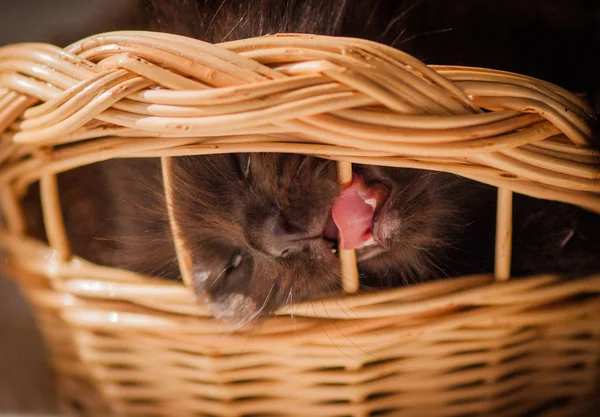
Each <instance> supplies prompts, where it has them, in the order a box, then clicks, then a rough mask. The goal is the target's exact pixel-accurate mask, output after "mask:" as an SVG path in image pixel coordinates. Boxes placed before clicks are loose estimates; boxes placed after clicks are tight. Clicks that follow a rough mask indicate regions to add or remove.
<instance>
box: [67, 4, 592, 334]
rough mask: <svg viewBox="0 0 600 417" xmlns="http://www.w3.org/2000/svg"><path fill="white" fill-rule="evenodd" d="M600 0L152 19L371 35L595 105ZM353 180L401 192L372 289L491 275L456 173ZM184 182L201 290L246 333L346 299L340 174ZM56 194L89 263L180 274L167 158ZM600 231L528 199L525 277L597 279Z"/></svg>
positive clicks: (473, 210) (227, 28) (263, 159)
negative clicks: (333, 237) (330, 299)
mask: <svg viewBox="0 0 600 417" xmlns="http://www.w3.org/2000/svg"><path fill="white" fill-rule="evenodd" d="M592 3H593V2H591V3H590V4H589V6H586V3H585V2H572V1H557V2H543V3H542V2H535V1H508V0H507V1H503V2H496V1H481V0H479V1H471V0H463V1H460V2H456V1H444V0H437V1H435V0H430V1H426V0H416V1H389V2H387V1H376V0H373V1H359V0H356V1H353V0H347V1H335V2H326V1H322V0H302V1H299V0H298V1H295V0H287V1H283V0H251V1H247V2H239V1H234V0H219V1H210V0H198V1H188V0H185V1H183V0H179V1H178V0H174V1H162V0H149V1H147V2H145V8H146V9H145V10H146V11H147V12H148V15H149V16H150V27H151V28H152V29H157V30H164V31H169V32H174V33H178V34H183V35H188V36H195V37H198V38H201V39H204V40H209V41H213V42H218V41H224V40H233V39H238V38H242V37H250V36H257V35H262V34H267V33H275V32H311V33H321V34H329V35H345V36H359V37H363V38H367V39H373V40H376V41H380V42H385V43H388V44H391V45H394V46H397V47H400V48H402V49H405V50H406V51H407V52H409V53H412V54H414V55H415V56H417V57H419V58H421V59H423V60H425V61H426V62H432V63H440V64H457V65H474V66H487V67H492V68H498V69H506V70H513V71H519V72H523V73H526V74H529V75H532V76H537V77H541V78H545V79H547V80H549V81H553V82H556V83H559V84H562V85H564V86H566V87H568V88H571V89H574V90H577V91H586V92H588V93H589V94H590V96H593V94H594V91H596V90H597V85H595V84H594V83H595V82H596V78H595V77H594V75H593V74H594V70H595V69H597V68H598V67H599V65H598V61H597V57H596V56H595V55H594V53H596V52H595V51H597V49H594V46H595V45H596V44H595V42H596V40H597V39H596V38H594V36H596V37H597V36H598V34H597V33H594V27H595V26H594V22H593V20H592V18H593V14H592V13H591V11H592V9H591V6H592ZM586 7H589V8H586ZM556 51H559V55H560V57H561V59H560V60H556V59H555V56H556V53H555V52H556ZM355 169H356V170H357V171H360V173H361V175H363V176H364V177H365V178H366V180H367V181H377V182H379V183H383V184H385V185H386V186H387V188H388V190H389V192H390V194H389V197H388V199H387V202H386V206H385V210H386V213H387V220H386V221H385V223H383V224H382V225H380V226H381V227H383V228H384V230H382V231H381V235H382V236H383V238H382V242H381V244H382V247H383V248H384V251H383V252H382V253H379V254H377V255H376V256H372V257H368V256H366V255H365V256H362V255H361V252H359V259H360V258H361V257H363V258H365V259H364V260H362V261H361V262H360V263H359V267H360V272H361V277H362V283H363V284H364V285H366V286H371V287H386V286H394V285H401V284H410V283H413V282H420V281H422V280H427V279H437V278H441V277H446V276H456V275H461V274H468V273H476V272H489V271H491V269H492V258H493V240H494V239H493V236H494V230H493V218H494V210H495V192H494V190H492V189H491V188H489V187H486V186H482V185H478V184H474V183H472V182H469V181H466V180H462V179H460V178H458V177H455V176H451V175H447V174H440V173H433V172H427V171H415V170H401V169H390V168H378V167H365V166H362V167H361V166H357V167H355ZM173 177H174V186H175V189H176V194H175V201H174V206H175V214H176V216H177V218H178V221H179V222H180V224H181V226H182V230H183V238H184V240H185V242H186V245H187V246H188V247H189V248H190V249H191V252H192V254H193V261H194V277H195V287H196V291H197V292H198V293H199V294H202V295H204V296H206V299H207V301H208V303H209V305H210V306H211V307H212V309H213V311H214V312H215V314H217V315H218V316H219V317H222V318H224V319H228V320H232V321H236V322H238V323H240V324H241V323H245V322H247V321H249V320H251V319H253V318H255V317H258V316H260V315H262V314H267V313H268V312H270V311H272V310H273V309H275V308H277V307H278V306H280V305H282V304H285V303H289V302H296V301H302V300H309V299H315V298H318V297H321V296H323V295H326V294H329V293H331V292H332V291H338V290H339V287H340V279H339V275H338V266H337V258H336V256H335V255H334V254H332V253H331V242H328V241H327V240H326V239H322V238H321V233H322V231H323V227H324V225H325V224H326V222H327V219H328V216H329V213H330V209H331V205H332V202H333V200H334V198H335V196H336V195H337V193H338V189H337V185H336V178H335V177H336V176H335V169H334V165H333V164H331V163H329V162H327V161H323V160H319V159H316V158H307V157H303V156H298V155H282V154H275V155H266V154H254V155H252V156H249V155H247V154H237V155H220V156H206V157H186V158H177V159H176V160H175V163H174V165H173ZM60 182H61V188H62V190H63V196H62V199H63V206H64V210H65V217H66V220H67V228H68V230H69V236H70V238H71V239H72V241H73V243H74V249H75V251H76V252H77V253H78V254H80V255H82V256H84V257H86V258H88V259H90V260H93V261H96V262H99V263H102V264H106V265H114V266H119V267H125V268H129V269H132V270H135V271H139V272H143V273H147V274H154V275H157V276H163V277H167V278H174V279H177V278H178V276H179V273H178V270H177V265H176V260H175V252H174V249H173V244H172V242H171V235H170V230H169V227H168V221H167V217H166V211H165V204H164V196H163V194H162V183H161V176H160V167H159V164H158V161H154V160H119V161H109V162H105V163H101V164H96V165H93V166H90V167H85V168H82V169H79V170H76V171H73V172H69V173H66V174H64V175H62V176H61V178H60ZM599 224H600V222H599V221H598V216H595V215H592V214H589V213H587V212H585V211H583V210H580V209H577V208H574V207H571V206H568V205H564V204H558V203H552V202H546V201H541V200H534V199H530V198H525V197H517V199H516V210H515V256H514V259H513V271H514V273H515V275H523V274H532V273H540V272H554V273H563V274H567V275H569V274H573V275H578V274H583V273H588V272H592V271H600V259H599V258H600V257H598V253H600V225H599ZM82 225H86V226H85V227H82ZM274 230H275V232H274ZM282 230H284V231H285V233H287V234H290V233H293V234H294V236H296V237H297V239H295V240H294V242H295V243H294V245H295V246H294V247H293V249H294V250H293V251H292V252H291V253H286V256H274V255H273V248H274V247H275V248H276V247H278V246H277V245H279V243H278V240H277V239H279V237H280V234H281V231H282ZM363 253H364V252H363Z"/></svg>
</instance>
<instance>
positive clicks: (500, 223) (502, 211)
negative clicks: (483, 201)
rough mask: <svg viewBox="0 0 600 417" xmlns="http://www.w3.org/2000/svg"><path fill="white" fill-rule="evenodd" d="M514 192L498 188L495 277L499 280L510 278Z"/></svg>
mask: <svg viewBox="0 0 600 417" xmlns="http://www.w3.org/2000/svg"><path fill="white" fill-rule="evenodd" d="M512 197H513V193H512V191H510V190H508V189H506V188H498V206H497V212H496V254H495V262H494V275H495V276H496V279H498V280H507V279H508V278H509V277H510V260H511V250H512V209H513V207H512V200H513V198H512Z"/></svg>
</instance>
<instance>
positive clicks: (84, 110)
mask: <svg viewBox="0 0 600 417" xmlns="http://www.w3.org/2000/svg"><path fill="white" fill-rule="evenodd" d="M482 109H485V110H486V111H482ZM590 114H591V112H590V110H589V108H588V107H587V105H586V104H585V103H584V102H583V100H581V99H580V98H578V97H577V96H575V95H573V94H571V93H569V92H567V91H565V90H563V89H561V88H559V87H557V86H555V85H552V84H549V83H547V82H543V81H540V80H536V79H533V78H530V77H526V76H522V75H518V74H512V73H506V72H501V71H493V70H487V69H481V68H465V67H448V66H429V67H428V66H425V65H424V64H422V63H421V62H419V61H418V60H416V59H415V58H413V57H411V56H409V55H407V54H405V53H402V52H400V51H398V50H395V49H393V48H390V47H387V46H383V45H379V44H376V43H372V42H368V41H364V40H358V39H344V38H331V37H321V36H309V35H279V36H267V37H261V38H255V39H248V40H242V41H236V42H229V43H224V44H220V45H210V44H206V43H203V42H200V41H197V40H192V39H187V38H182V37H177V36H172V35H165V34H158V33H151V32H116V33H107V34H103V35H99V36H94V37H91V38H88V39H85V40H82V41H80V42H78V43H76V44H74V45H71V46H69V47H67V48H66V49H64V50H63V49H59V48H57V47H54V46H50V45H45V44H22V45H14V46H7V47H3V48H0V132H3V133H2V137H1V141H0V187H1V192H2V194H1V203H2V206H1V208H2V218H3V226H2V229H1V231H0V244H1V246H2V247H3V248H4V250H5V251H6V253H7V262H5V265H6V268H7V269H8V270H9V273H10V274H11V276H13V277H14V278H15V279H16V280H18V282H19V283H20V284H21V287H22V288H23V290H24V291H25V293H26V294H27V295H28V298H29V300H30V301H31V303H32V304H33V305H34V306H35V309H36V312H37V317H38V320H39V324H40V326H41V328H42V330H43V332H44V335H45V337H46V340H47V342H48V345H49V347H50V350H51V353H52V364H53V367H54V369H55V371H56V374H57V381H58V386H59V389H60V395H61V402H62V404H63V405H64V406H65V409H67V410H68V411H69V413H71V414H73V415H82V416H88V415H89V416H107V415H112V414H115V415H120V416H266V415H268V416H377V415H394V416H420V417H421V416H436V417H444V416H448V417H450V416H471V415H473V416H479V415H487V416H517V415H524V414H527V415H544V416H574V415H576V414H577V413H578V412H579V411H582V410H585V408H586V407H587V406H589V404H590V403H591V400H592V399H593V397H594V393H595V389H596V388H597V382H598V380H599V377H600V372H599V371H600V302H599V300H598V299H599V298H600V276H592V277H587V278H582V279H578V280H570V281H565V280H560V279H558V278H556V277H553V276H538V277H531V278H527V279H519V280H507V278H508V277H509V276H510V270H509V266H510V250H511V248H510V236H511V214H510V213H511V198H512V192H518V193H522V194H527V195H530V196H534V197H539V198H546V199H553V200H558V201H563V202H569V203H573V204H577V205H579V206H581V207H584V208H587V209H589V210H592V211H595V212H600V197H599V195H598V192H599V191H600V186H599V184H598V183H597V182H595V181H594V178H595V172H594V167H593V165H592V160H593V158H594V156H597V155H595V154H594V152H593V151H592V150H591V149H590V148H588V147H586V143H587V142H588V139H589V136H590V128H589V126H588V122H589V120H590ZM90 139H92V140H90ZM240 151H243V152H252V151H261V152H296V153H306V154H313V155H316V156H320V157H323V158H332V159H336V160H339V161H344V162H340V164H339V166H340V172H341V175H340V179H341V181H342V182H344V181H345V180H347V177H345V176H347V173H348V170H349V168H350V163H352V162H355V163H369V164H381V165H389V166H397V167H410V168H423V169H432V170H439V171H446V172H450V173H454V174H458V175H461V176H464V177H467V178H470V179H474V180H477V181H481V182H484V183H487V184H491V185H494V186H496V187H499V204H498V221H497V229H498V233H497V241H496V270H495V277H494V276H491V275H490V276H472V277H464V278H458V279H452V280H446V281H440V282H434V283H427V284H421V285H415V286H412V287H406V288H398V289H393V290H389V291H381V292H377V293H369V294H348V295H346V296H344V297H340V298H339V299H334V300H327V301H324V302H322V303H314V304H311V303H307V304H302V305H294V306H288V307H285V308H282V309H281V310H280V311H279V312H278V313H277V315H276V316H275V317H273V318H271V319H269V320H266V321H264V322H262V323H261V324H260V325H258V326H255V327H253V328H252V329H250V330H242V331H234V329H232V328H231V327H229V326H228V325H227V324H224V323H222V322H220V321H218V320H216V319H214V318H212V317H211V316H210V314H209V313H208V311H207V310H206V309H205V308H203V306H202V305H198V304H197V303H196V302H195V298H194V296H193V295H192V293H191V291H189V290H188V289H186V287H185V286H184V285H181V284H178V283H172V282H163V281H160V280H158V281H157V280H156V279H151V278H150V277H143V276H139V275H136V274H133V273H131V272H127V271H122V270H114V269H110V268H106V267H101V266H98V265H93V264H91V263H89V262H86V261H85V260H82V259H78V258H76V257H73V256H71V253H70V249H69V242H68V241H67V239H66V234H65V231H64V225H63V219H62V217H61V211H60V201H59V198H58V193H57V181H56V177H55V176H56V174H57V173H59V172H62V171H65V170H69V169H72V168H74V167H77V166H81V165H85V164H89V163H92V162H96V161H101V160H106V159H109V158H120V157H161V158H162V160H163V166H166V165H168V162H169V157H173V156H177V155H191V154H210V153H224V152H225V153H226V152H240ZM37 181H39V182H40V189H41V194H42V206H43V207H42V208H43V215H44V221H45V227H46V231H47V235H48V240H49V245H46V244H44V243H41V242H39V241H35V240H33V239H32V238H30V237H27V236H26V235H25V232H24V230H25V228H24V220H23V212H22V208H21V204H20V198H21V196H23V194H24V192H25V191H26V190H27V188H28V187H29V186H30V185H31V184H33V183H35V182H37ZM166 183H168V181H166ZM166 192H167V197H168V195H169V187H168V184H167V187H166ZM171 220H172V227H173V228H174V232H176V231H177V224H176V221H175V220H176V219H171ZM175 236H177V234H176V233H175ZM176 243H177V247H178V256H179V261H180V267H181V270H182V276H183V277H184V279H186V276H187V272H186V271H187V259H186V251H185V248H184V247H183V245H182V243H181V242H180V241H179V239H177V238H176ZM352 256H353V253H352V252H347V253H344V254H343V255H342V256H341V260H342V263H343V265H342V267H343V271H344V274H345V277H346V278H347V279H348V282H351V283H353V285H350V286H348V288H347V290H348V292H351V291H352V290H353V289H354V288H355V286H356V281H355V275H354V274H355V265H354V264H353V263H352ZM353 286H354V288H353ZM535 413H537V414H535Z"/></svg>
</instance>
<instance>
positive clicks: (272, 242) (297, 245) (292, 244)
mask: <svg viewBox="0 0 600 417" xmlns="http://www.w3.org/2000/svg"><path fill="white" fill-rule="evenodd" d="M269 230H270V233H269ZM265 231H266V233H265V234H266V236H264V239H263V246H264V249H265V250H266V251H267V252H268V253H269V254H271V255H272V256H274V257H277V258H280V257H285V256H288V255H291V254H293V253H297V252H301V251H302V250H303V249H304V247H305V246H306V244H307V232H306V231H304V230H302V229H300V228H298V227H296V226H294V225H293V224H291V223H290V222H289V221H288V220H287V219H286V218H285V217H283V216H281V215H278V216H275V217H273V218H271V219H269V221H268V222H267V227H266V230H265Z"/></svg>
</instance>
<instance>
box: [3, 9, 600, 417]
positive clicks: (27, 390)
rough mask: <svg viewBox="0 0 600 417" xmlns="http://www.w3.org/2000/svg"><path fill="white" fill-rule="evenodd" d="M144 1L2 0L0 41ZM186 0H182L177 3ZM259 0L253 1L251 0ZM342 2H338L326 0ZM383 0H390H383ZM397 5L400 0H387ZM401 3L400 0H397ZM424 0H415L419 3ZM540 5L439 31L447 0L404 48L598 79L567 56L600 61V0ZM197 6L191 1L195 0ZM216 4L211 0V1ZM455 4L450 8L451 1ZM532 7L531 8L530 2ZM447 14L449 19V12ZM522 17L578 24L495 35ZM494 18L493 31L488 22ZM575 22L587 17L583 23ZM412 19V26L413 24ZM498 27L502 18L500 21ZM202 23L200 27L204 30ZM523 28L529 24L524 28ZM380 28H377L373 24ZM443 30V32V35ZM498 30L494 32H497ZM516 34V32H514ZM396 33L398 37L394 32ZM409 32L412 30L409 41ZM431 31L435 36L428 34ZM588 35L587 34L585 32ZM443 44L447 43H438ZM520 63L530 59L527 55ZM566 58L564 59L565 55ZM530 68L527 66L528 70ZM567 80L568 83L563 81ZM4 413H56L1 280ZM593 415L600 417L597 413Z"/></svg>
mask: <svg viewBox="0 0 600 417" xmlns="http://www.w3.org/2000/svg"><path fill="white" fill-rule="evenodd" d="M138 1H139V0H0V46H1V45H5V44H10V43H16V42H48V43H54V44H57V45H61V46H64V45H67V44H69V43H71V42H73V41H75V40H77V39H80V38H83V37H85V36H88V35H91V34H94V33H98V32H104V31H109V30H117V29H139V28H142V26H143V24H142V19H143V17H142V14H141V12H140V9H139V8H138ZM173 1H175V2H182V1H183V0H173ZM234 1H238V2H239V4H240V8H242V7H243V8H245V7H248V6H246V4H247V3H246V2H249V1H250V0H230V2H234ZM252 1H254V0H252ZM323 1H324V2H326V1H332V2H333V1H341V0H323ZM382 1H385V0H382ZM390 1H391V2H394V1H395V0H390ZM397 1H398V2H399V1H400V0H397ZM417 1H419V0H415V2H417ZM453 1H454V2H455V3H456V4H464V2H473V1H472V0H453ZM538 2H539V4H540V7H539V8H536V7H533V8H532V7H529V6H531V4H535V2H534V1H532V0H480V4H481V8H480V9H478V10H477V11H476V13H475V14H474V15H472V16H471V15H467V16H466V19H467V20H468V21H470V22H471V23H470V29H468V30H463V28H456V27H454V28H453V30H452V31H451V32H443V31H442V32H440V33H439V34H437V35H436V34H434V33H433V32H435V31H436V30H437V31H438V32H439V31H440V30H443V29H444V28H446V27H447V26H446V20H448V19H451V15H452V13H459V12H458V10H459V8H456V10H454V9H452V6H451V5H452V4H453V3H452V2H451V1H450V0H449V1H445V0H440V3H445V4H446V8H447V9H448V10H447V11H446V12H443V11H436V12H435V13H430V14H429V16H433V17H432V18H430V19H429V20H428V21H427V22H425V23H424V25H425V26H419V24H417V26H418V27H415V28H414V30H413V32H416V33H414V34H415V35H418V34H419V33H421V34H422V33H424V32H428V31H431V32H432V33H431V34H429V35H427V34H426V35H423V36H421V35H419V36H417V37H416V38H414V40H413V41H411V42H407V43H404V44H401V45H398V46H399V47H401V48H403V49H405V50H407V52H410V53H413V54H415V55H416V56H418V57H420V58H422V59H426V57H424V56H423V57H421V56H419V51H420V50H422V49H421V46H422V45H424V44H425V43H426V42H430V41H431V40H432V39H439V42H441V43H446V44H448V45H451V44H462V43H463V41H464V40H465V39H463V37H472V36H480V37H485V38H486V39H485V43H484V42H482V43H481V47H482V48H488V47H489V48H492V49H496V50H500V49H501V47H503V46H504V47H505V46H506V44H509V45H513V44H514V45H519V43H521V44H523V43H525V44H527V43H528V42H529V43H531V44H535V45H536V47H535V48H534V49H531V50H529V49H527V48H518V47H516V48H513V49H510V48H509V49H507V48H504V52H505V53H507V52H510V53H512V54H513V55H510V54H509V55H510V56H505V55H497V56H490V57H489V60H488V61H486V62H485V64H487V65H486V66H489V67H493V68H499V69H509V70H511V69H514V68H511V67H510V65H511V63H518V62H519V56H518V55H515V54H518V53H520V51H523V53H525V54H527V55H530V54H533V55H534V56H535V59H536V60H538V61H537V63H538V64H539V63H542V64H543V65H542V66H541V67H542V68H543V69H544V73H538V74H531V75H537V76H539V77H542V78H546V79H548V80H550V81H557V82H560V81H558V80H559V79H560V78H561V75H564V74H565V73H568V74H574V76H573V77H570V80H569V82H570V83H572V85H565V86H566V87H568V88H573V89H578V88H579V87H580V86H579V82H581V81H584V80H589V79H590V74H591V77H594V75H593V74H594V73H595V74H596V75H595V77H596V78H597V80H598V81H600V65H599V66H598V67H596V68H589V67H586V68H583V67H581V66H580V67H576V66H575V65H573V60H572V59H571V58H570V57H578V56H579V57H580V56H581V54H593V55H595V56H596V57H597V58H598V59H597V60H595V59H593V57H590V58H591V59H590V62H594V61H596V62H600V46H598V45H596V46H597V47H595V48H594V47H593V46H592V47H590V46H589V45H593V42H592V39H593V38H594V39H600V24H599V25H597V26H594V24H593V23H592V25H591V26H590V22H594V21H595V22H598V21H600V0H538ZM191 3H193V2H191ZM213 3H214V2H213ZM426 3H430V4H429V6H428V5H427V4H425V5H422V6H420V7H421V8H422V10H427V9H426V8H427V7H432V6H431V3H433V2H432V1H428V2H426ZM448 5H450V6H448ZM527 5H529V6H527ZM449 16H450V17H449ZM189 17H190V18H191V19H196V20H197V21H198V22H201V21H202V16H201V15H190V16H189ZM507 19H510V20H511V21H516V22H518V21H522V22H525V23H523V24H524V25H527V24H530V23H531V22H534V24H535V25H539V27H538V28H539V30H540V31H539V33H543V32H546V33H553V32H554V33H556V31H557V30H559V28H563V27H569V26H572V27H579V28H580V29H575V30H574V31H571V32H565V38H564V39H563V42H562V43H561V42H544V41H543V39H542V38H540V39H539V40H537V39H521V38H520V37H519V33H518V32H515V33H514V34H512V35H511V34H508V35H507V34H506V33H504V35H502V36H500V35H499V33H501V31H496V32H494V29H495V28H494V24H493V22H494V21H503V20H507ZM488 22H492V25H491V27H490V28H489V30H488V26H489V23H488ZM578 22H582V23H581V25H579V24H578ZM411 24H412V23H409V24H408V26H410V25H411ZM495 25H496V26H497V27H496V28H501V25H502V24H501V23H496V24H495ZM201 26H202V25H199V26H198V27H199V28H201ZM524 27H525V26H524ZM375 29H377V30H379V29H378V28H375ZM580 31H581V32H582V33H583V32H585V33H586V35H585V36H584V37H585V39H587V41H590V43H586V44H585V46H584V45H583V44H578V43H575V44H573V43H571V42H570V41H571V38H573V39H574V38H578V37H579V32H580ZM442 33H443V35H442ZM496 35H497V36H496ZM513 35H514V36H513ZM393 36H395V34H394V35H393ZM411 36H412V35H410V33H407V34H406V36H404V38H410V37H411ZM430 36H432V37H433V38H431V37H430ZM582 36H583V35H582ZM441 49H444V48H441ZM447 51H448V52H447V55H448V56H443V55H442V56H441V58H440V57H439V55H438V58H439V59H440V61H438V62H439V63H444V64H470V63H471V62H470V61H471V59H481V50H478V49H477V48H470V49H465V50H463V51H462V52H461V54H459V55H457V54H456V53H455V52H454V51H451V48H448V49H447ZM522 58H523V61H524V60H525V59H526V58H530V56H528V57H526V56H523V57H522ZM565 58H566V59H565ZM524 72H526V73H527V71H524ZM563 84H564V83H563ZM7 411H20V412H36V413H43V412H46V413H48V412H49V413H52V412H53V411H55V404H54V392H53V389H52V384H51V373H50V370H49V367H48V364H47V361H46V357H45V353H44V349H43V344H42V341H41V338H40V337H39V334H38V333H37V331H36V329H35V324H34V321H33V317H32V315H31V312H30V311H29V309H28V308H27V305H26V303H25V301H24V300H23V298H22V297H21V295H20V294H19V292H18V289H17V287H16V285H15V284H14V283H13V282H12V281H10V280H8V279H3V278H1V277H0V413H2V412H7ZM590 415H600V412H599V413H596V414H590Z"/></svg>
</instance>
